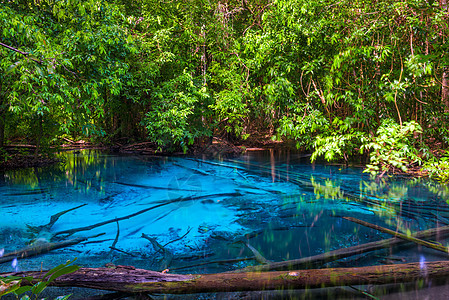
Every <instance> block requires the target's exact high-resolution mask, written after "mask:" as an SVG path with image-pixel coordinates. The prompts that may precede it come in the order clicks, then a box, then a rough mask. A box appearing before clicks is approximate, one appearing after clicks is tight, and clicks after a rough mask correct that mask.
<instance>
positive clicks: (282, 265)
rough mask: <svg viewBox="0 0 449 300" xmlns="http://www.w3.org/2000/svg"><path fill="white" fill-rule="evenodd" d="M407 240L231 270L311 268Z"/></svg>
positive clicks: (433, 232)
mask: <svg viewBox="0 0 449 300" xmlns="http://www.w3.org/2000/svg"><path fill="white" fill-rule="evenodd" d="M448 235H449V226H443V227H439V228H432V229H428V230H424V231H419V232H417V233H415V234H412V236H414V237H416V238H431V237H435V236H438V237H439V238H442V237H445V236H448ZM407 242H408V241H405V240H402V239H400V238H390V239H385V240H380V241H376V242H370V243H366V244H362V245H357V246H353V247H349V248H342V249H337V250H334V251H330V252H326V253H322V254H318V255H314V256H309V257H304V258H299V259H293V260H288V261H281V262H273V263H269V264H266V265H260V266H249V267H246V268H243V269H240V270H236V271H233V272H263V271H272V270H292V269H301V268H313V267H318V266H321V265H323V264H325V263H328V262H332V261H336V260H338V259H342V258H346V257H351V256H354V255H359V254H364V253H368V252H371V251H375V250H379V249H384V248H390V247H393V246H397V245H402V244H405V243H407Z"/></svg>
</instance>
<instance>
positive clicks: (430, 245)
mask: <svg viewBox="0 0 449 300" xmlns="http://www.w3.org/2000/svg"><path fill="white" fill-rule="evenodd" d="M343 219H345V220H348V221H351V222H354V223H357V224H360V225H363V226H366V227H369V228H372V229H375V230H378V231H380V232H384V233H388V234H391V235H393V236H395V237H398V238H400V239H403V240H406V241H410V242H414V243H416V244H418V245H422V246H424V247H427V248H431V249H434V250H437V251H441V252H444V253H448V252H449V248H448V247H445V246H443V245H438V244H434V243H431V242H427V241H424V240H421V239H418V238H416V237H413V236H408V235H406V234H403V233H400V232H397V231H394V230H391V229H388V228H385V227H382V226H379V225H375V224H371V223H368V222H365V221H362V220H359V219H356V218H352V217H343Z"/></svg>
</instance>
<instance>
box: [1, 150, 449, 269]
mask: <svg viewBox="0 0 449 300" xmlns="http://www.w3.org/2000/svg"><path fill="white" fill-rule="evenodd" d="M62 155H64V156H65V157H66V160H65V163H64V164H61V165H58V166H54V167H50V168H45V169H40V168H34V169H26V170H16V171H8V172H6V173H4V174H2V176H0V180H1V182H0V197H1V200H2V201H1V202H0V211H1V216H2V218H1V219H0V228H1V229H2V230H1V232H0V250H1V251H2V252H0V253H5V254H6V253H8V252H11V251H14V250H16V249H19V248H21V247H24V246H26V245H27V244H29V243H36V241H38V242H44V241H54V242H57V241H61V240H64V239H67V238H73V237H79V236H83V237H92V236H96V235H98V234H103V235H102V236H99V237H95V238H91V239H89V241H87V242H83V243H80V244H77V245H74V246H71V247H68V248H63V249H59V250H54V251H52V252H50V253H47V254H46V255H41V256H38V257H32V258H23V259H20V258H19V259H18V261H17V263H16V265H15V268H19V269H22V270H25V269H26V270H30V269H40V268H41V267H44V268H49V267H52V266H54V265H55V264H59V263H62V262H65V261H66V260H67V259H72V258H74V257H78V261H77V262H78V263H79V264H81V265H83V266H92V267H99V266H103V265H104V264H106V263H114V264H122V265H123V264H127V265H134V266H136V267H142V268H147V269H154V270H159V269H164V268H166V267H167V266H168V267H169V268H170V269H171V270H173V271H175V270H176V271H177V272H188V273H195V272H221V271H228V270H232V269H238V268H243V267H245V266H248V265H252V264H257V261H255V260H254V259H251V257H253V256H254V252H253V251H252V250H251V247H252V248H254V249H256V250H257V251H258V252H259V253H260V254H261V255H262V256H263V257H264V258H265V259H267V260H271V261H283V260H289V259H295V258H301V257H307V256H311V255H316V254H319V253H323V252H325V251H329V250H335V249H339V248H342V247H349V246H353V245H358V244H362V243H366V242H371V241H376V240H380V239H384V238H387V237H388V236H387V235H385V234H382V233H379V232H377V231H375V230H372V229H369V228H365V227H362V226H359V225H356V224H354V223H351V222H349V221H347V220H344V219H342V218H341V216H352V217H356V218H358V219H362V220H364V221H368V222H371V223H376V224H379V225H381V226H385V227H388V228H391V229H395V230H398V231H401V232H404V233H413V232H416V231H419V230H424V229H428V228H433V227H437V226H441V225H442V224H449V206H448V205H447V201H448V198H449V191H448V187H447V186H442V185H439V184H437V183H435V182H431V181H428V180H426V179H419V178H391V177H386V178H383V179H381V180H372V179H371V178H370V177H369V176H368V175H366V174H364V173H363V172H362V169H360V168H351V167H344V166H338V165H320V164H310V163H309V161H308V157H304V156H302V155H300V154H297V153H290V152H282V151H278V152H275V151H261V152H253V153H249V154H247V155H245V156H242V157H241V158H239V159H236V160H199V159H195V158H178V157H149V156H117V155H108V154H105V153H102V152H98V151H89V150H86V151H81V152H76V153H64V154H62ZM83 204H84V205H83ZM81 205H83V206H81ZM78 206H79V208H76V209H73V208H75V207H78ZM71 209H73V210H71ZM66 210H68V211H67V212H66V213H64V214H62V215H60V216H59V219H58V220H57V221H56V222H55V223H54V224H53V225H52V226H47V227H45V226H44V227H42V226H43V225H46V224H48V223H49V222H50V218H51V216H53V215H57V214H58V213H60V212H63V211H66ZM117 219H118V222H117ZM99 223H100V224H99ZM103 223H104V224H103ZM95 224H97V225H98V226H91V227H90V228H87V229H86V228H84V227H86V226H90V225H95ZM118 228H119V230H118ZM73 229H78V230H74V231H71V230H73ZM143 236H147V237H149V238H145V237H143ZM439 242H442V243H443V244H446V242H445V241H444V240H439ZM246 244H248V245H249V246H247V245H246ZM158 245H159V246H158ZM250 246H251V247H250ZM158 247H159V248H158ZM161 247H162V248H161ZM161 249H163V250H164V251H162V250H161ZM167 253H170V255H167ZM0 256H1V255H0ZM443 256H444V255H443ZM441 257H442V254H440V253H437V252H435V251H434V250H429V249H426V248H421V247H419V248H418V247H415V246H413V245H410V246H408V247H400V248H395V249H389V250H385V251H377V252H373V253H372V254H369V255H363V256H357V257H352V258H347V259H343V260H340V261H337V262H333V263H330V264H329V265H330V266H363V265H372V264H382V263H391V262H394V263H398V262H413V261H415V262H418V261H424V260H426V261H428V260H435V259H441ZM211 261H220V262H221V263H207V262H211ZM224 261H228V262H224ZM189 266H190V267H189ZM12 268H13V266H12V265H11V262H7V263H6V262H5V263H1V264H0V269H1V271H11V270H12Z"/></svg>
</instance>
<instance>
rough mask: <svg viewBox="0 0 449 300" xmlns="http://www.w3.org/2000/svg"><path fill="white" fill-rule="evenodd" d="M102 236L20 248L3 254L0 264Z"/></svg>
mask: <svg viewBox="0 0 449 300" xmlns="http://www.w3.org/2000/svg"><path fill="white" fill-rule="evenodd" d="M103 234H104V233H100V234H97V235H95V236H91V237H78V238H74V239H70V240H66V241H62V242H57V243H39V244H36V245H31V246H28V247H25V248H22V249H20V250H16V251H13V252H9V253H6V254H4V255H3V256H2V257H0V264H1V263H4V262H8V261H12V260H14V258H19V259H20V258H26V257H30V256H36V255H40V254H44V253H47V252H50V251H52V250H55V249H60V248H65V247H69V246H73V245H76V244H79V243H81V242H84V241H86V240H88V239H90V238H95V237H98V236H100V235H103Z"/></svg>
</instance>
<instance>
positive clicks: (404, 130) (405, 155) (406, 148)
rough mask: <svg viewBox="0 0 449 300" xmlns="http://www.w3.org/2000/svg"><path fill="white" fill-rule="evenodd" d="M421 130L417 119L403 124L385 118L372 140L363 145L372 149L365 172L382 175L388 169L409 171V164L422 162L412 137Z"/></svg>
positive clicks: (369, 149)
mask: <svg viewBox="0 0 449 300" xmlns="http://www.w3.org/2000/svg"><path fill="white" fill-rule="evenodd" d="M421 131H422V128H421V126H420V125H419V124H418V123H417V122H415V121H410V122H405V123H404V124H402V126H401V125H399V124H397V123H396V122H395V121H393V120H391V119H386V120H384V121H383V122H382V124H381V126H380V127H379V128H378V129H377V135H376V136H375V137H374V138H373V139H372V140H371V142H369V143H366V144H364V145H362V150H368V151H370V163H369V164H368V165H367V166H366V169H365V172H369V173H371V174H372V175H377V174H379V173H380V176H382V175H383V174H385V173H386V172H387V171H395V170H401V171H403V172H407V170H408V168H407V167H408V166H409V165H411V164H413V163H421V158H420V157H419V156H418V150H417V149H416V148H415V146H414V144H413V142H412V140H411V139H410V138H411V137H413V134H414V133H420V132H421Z"/></svg>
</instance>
